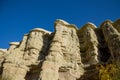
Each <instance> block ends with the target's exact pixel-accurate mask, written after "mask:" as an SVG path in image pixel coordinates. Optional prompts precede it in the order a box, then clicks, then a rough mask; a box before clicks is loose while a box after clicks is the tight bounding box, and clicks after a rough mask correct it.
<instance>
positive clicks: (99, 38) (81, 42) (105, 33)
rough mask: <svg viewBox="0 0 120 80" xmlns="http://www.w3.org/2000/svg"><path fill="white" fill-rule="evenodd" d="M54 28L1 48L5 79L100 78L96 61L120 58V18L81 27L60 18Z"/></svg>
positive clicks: (0, 71) (0, 68)
mask: <svg viewBox="0 0 120 80" xmlns="http://www.w3.org/2000/svg"><path fill="white" fill-rule="evenodd" d="M54 28H55V31H54V32H49V31H46V30H44V29H41V28H35V29H33V30H31V31H30V32H29V33H28V34H25V35H24V36H23V39H22V40H21V41H20V42H10V47H9V48H8V49H0V78H1V80H98V79H97V78H96V76H95V75H98V71H97V70H96V65H98V64H103V63H109V62H110V61H111V60H115V61H116V62H117V63H118V64H119V62H120V20H117V21H115V22H111V21H109V20H107V21H105V22H103V23H102V24H101V25H100V27H96V26H95V25H94V24H93V23H87V24H85V25H83V26H82V27H81V28H80V29H78V28H77V27H76V26H75V25H73V24H69V23H68V22H66V21H63V20H60V19H58V20H56V21H55V23H54Z"/></svg>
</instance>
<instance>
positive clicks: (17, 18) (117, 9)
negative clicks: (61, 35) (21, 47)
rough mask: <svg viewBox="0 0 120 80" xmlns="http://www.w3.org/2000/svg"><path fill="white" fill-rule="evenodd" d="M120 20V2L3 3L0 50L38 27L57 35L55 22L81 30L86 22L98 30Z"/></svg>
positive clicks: (22, 0) (33, 0)
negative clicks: (106, 24) (60, 21)
mask: <svg viewBox="0 0 120 80" xmlns="http://www.w3.org/2000/svg"><path fill="white" fill-rule="evenodd" d="M118 18H120V0H0V48H8V47H9V42H13V41H21V40H22V37H23V35H24V34H26V33H28V32H29V31H30V30H31V29H33V28H36V27H39V28H44V29H46V30H49V31H52V32H53V31H54V21H55V20H56V19H63V20H66V21H67V22H69V23H71V24H75V25H76V26H77V27H78V28H80V27H81V26H82V25H84V24H85V23H87V22H93V23H94V24H95V25H97V26H99V25H100V24H101V23H102V22H103V21H105V20H107V19H111V20H112V21H115V20H117V19H118Z"/></svg>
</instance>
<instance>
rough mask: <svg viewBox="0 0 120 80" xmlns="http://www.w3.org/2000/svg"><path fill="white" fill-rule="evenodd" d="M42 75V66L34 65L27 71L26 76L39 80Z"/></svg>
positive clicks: (31, 79)
mask: <svg viewBox="0 0 120 80" xmlns="http://www.w3.org/2000/svg"><path fill="white" fill-rule="evenodd" d="M39 76H40V68H39V67H38V66H34V67H32V68H31V69H30V71H29V72H27V74H26V76H25V80H38V79H39Z"/></svg>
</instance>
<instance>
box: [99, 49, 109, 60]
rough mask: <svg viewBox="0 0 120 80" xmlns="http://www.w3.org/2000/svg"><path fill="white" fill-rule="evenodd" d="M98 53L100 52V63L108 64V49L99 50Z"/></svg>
mask: <svg viewBox="0 0 120 80" xmlns="http://www.w3.org/2000/svg"><path fill="white" fill-rule="evenodd" d="M99 51H100V60H101V61H102V62H108V60H109V58H110V56H111V54H110V50H109V48H108V47H105V48H99Z"/></svg>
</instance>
